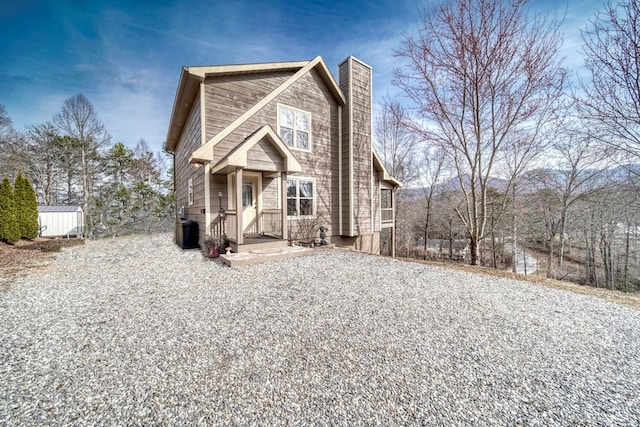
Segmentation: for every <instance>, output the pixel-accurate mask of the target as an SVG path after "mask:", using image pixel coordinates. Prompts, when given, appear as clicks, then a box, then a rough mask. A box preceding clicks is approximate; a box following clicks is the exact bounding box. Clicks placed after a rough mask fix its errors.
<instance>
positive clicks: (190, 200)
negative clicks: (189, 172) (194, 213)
mask: <svg viewBox="0 0 640 427" xmlns="http://www.w3.org/2000/svg"><path fill="white" fill-rule="evenodd" d="M187 202H188V204H189V206H193V178H189V181H188V182H187Z"/></svg>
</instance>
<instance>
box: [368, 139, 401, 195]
mask: <svg viewBox="0 0 640 427" xmlns="http://www.w3.org/2000/svg"><path fill="white" fill-rule="evenodd" d="M371 152H372V153H373V165H374V167H375V168H376V169H377V170H378V171H380V179H381V180H382V181H387V182H389V183H391V185H393V187H394V188H400V187H402V183H401V182H400V181H398V180H397V179H395V178H394V177H392V176H391V175H390V174H389V172H387V168H385V167H384V163H382V160H381V159H380V156H378V153H376V150H375V148H372V149H371Z"/></svg>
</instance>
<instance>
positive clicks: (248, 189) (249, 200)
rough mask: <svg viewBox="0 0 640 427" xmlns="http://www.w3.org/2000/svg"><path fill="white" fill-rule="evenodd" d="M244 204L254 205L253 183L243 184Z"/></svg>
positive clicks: (245, 205)
mask: <svg viewBox="0 0 640 427" xmlns="http://www.w3.org/2000/svg"><path fill="white" fill-rule="evenodd" d="M242 206H243V207H245V208H246V207H247V206H253V187H252V186H251V184H246V183H243V184H242Z"/></svg>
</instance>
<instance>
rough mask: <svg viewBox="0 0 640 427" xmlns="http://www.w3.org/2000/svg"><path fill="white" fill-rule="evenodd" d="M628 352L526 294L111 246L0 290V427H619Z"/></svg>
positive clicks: (412, 271)
mask: <svg viewBox="0 0 640 427" xmlns="http://www.w3.org/2000/svg"><path fill="white" fill-rule="evenodd" d="M639 346H640V313H639V312H637V311H634V310H630V309H627V308H623V307H620V306H617V305H614V304H610V303H607V302H604V301H601V300H598V299H595V298H590V297H587V296H583V295H576V294H573V293H570V292H565V291H560V290H555V289H548V288H544V287H540V286H537V285H533V284H530V283H525V282H518V281H514V280H507V279H501V278H496V277H489V276H481V275H476V274H469V273H465V272H461V271H452V270H447V269H442V268H439V267H434V266H428V265H423V264H418V263H405V262H401V261H398V260H394V259H390V258H385V257H376V256H368V255H363V254H359V253H355V252H350V251H345V250H329V251H316V253H314V255H313V256H309V257H302V258H296V259H290V260H286V261H281V262H273V263H269V264H258V265H253V266H247V267H241V268H237V269H231V268H228V267H225V266H223V265H221V264H220V263H219V262H217V261H211V260H205V259H203V258H202V256H201V255H200V253H199V252H198V251H181V250H180V249H178V248H177V247H176V246H175V245H173V244H172V243H171V236H169V235H166V234H164V235H154V236H146V237H123V238H118V239H112V240H104V241H98V242H88V243H87V244H86V245H85V246H82V247H75V248H68V249H64V250H63V252H61V253H60V254H59V255H58V256H57V259H56V260H55V261H52V262H51V263H50V264H49V265H48V266H46V267H43V268H38V269H32V270H30V271H29V272H27V273H25V274H23V275H21V276H19V277H16V278H14V279H12V281H11V283H10V285H9V286H4V287H0V424H2V425H171V426H175V425H189V426H191V425H219V424H222V425H251V424H262V425H349V426H352V425H425V424H428V425H473V426H479V425H545V426H548V425H639V424H640V351H639V350H640V348H639Z"/></svg>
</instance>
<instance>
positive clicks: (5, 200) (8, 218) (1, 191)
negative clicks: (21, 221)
mask: <svg viewBox="0 0 640 427" xmlns="http://www.w3.org/2000/svg"><path fill="white" fill-rule="evenodd" d="M18 240H20V229H19V227H18V222H17V221H16V214H15V206H14V202H13V186H12V185H11V181H9V178H8V177H6V176H5V177H4V179H3V180H2V182H1V183H0V241H4V242H8V243H13V242H17V241H18Z"/></svg>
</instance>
